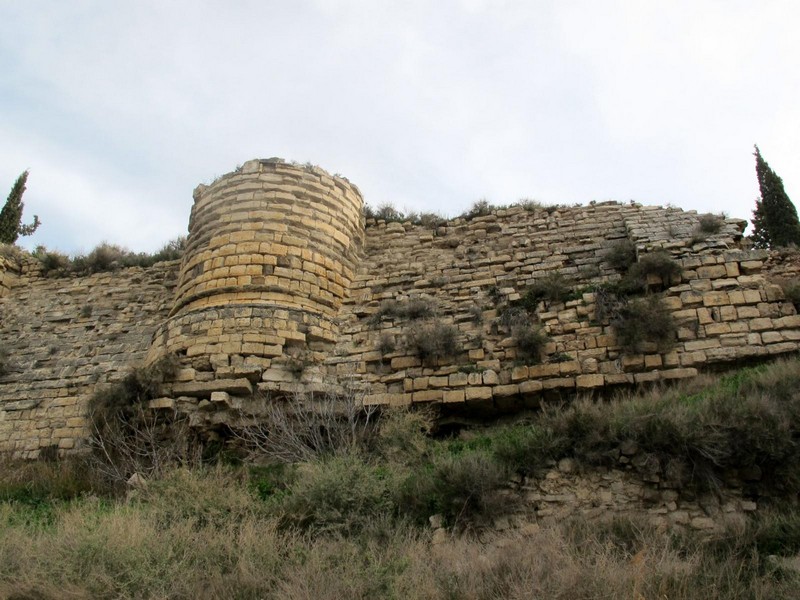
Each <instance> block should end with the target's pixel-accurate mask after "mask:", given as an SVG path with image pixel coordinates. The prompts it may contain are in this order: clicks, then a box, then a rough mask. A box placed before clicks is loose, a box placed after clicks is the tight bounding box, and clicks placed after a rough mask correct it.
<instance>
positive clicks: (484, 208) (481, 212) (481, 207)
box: [461, 198, 495, 221]
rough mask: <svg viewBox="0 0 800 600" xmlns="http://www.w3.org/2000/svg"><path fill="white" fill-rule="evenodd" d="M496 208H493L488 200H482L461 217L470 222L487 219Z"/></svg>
mask: <svg viewBox="0 0 800 600" xmlns="http://www.w3.org/2000/svg"><path fill="white" fill-rule="evenodd" d="M494 208H495V207H494V206H492V204H491V203H489V201H488V200H486V198H481V199H480V200H478V201H476V202H475V203H474V204H473V205H472V206H471V207H470V209H469V210H468V211H467V212H465V213H464V214H463V215H461V216H462V217H464V218H465V219H467V220H468V221H469V220H470V219H474V218H476V217H485V216H487V215H490V214H492V211H493V210H494Z"/></svg>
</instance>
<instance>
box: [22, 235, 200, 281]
mask: <svg viewBox="0 0 800 600" xmlns="http://www.w3.org/2000/svg"><path fill="white" fill-rule="evenodd" d="M185 246H186V238H185V237H178V238H175V239H174V240H170V241H169V242H167V243H166V244H164V246H162V247H161V249H160V250H158V251H157V252H155V253H153V254H147V253H145V252H139V253H136V252H131V251H130V250H128V249H126V248H123V247H121V246H118V245H116V244H109V243H106V242H103V243H102V244H100V245H98V246H97V247H95V248H94V249H93V250H92V251H91V252H89V254H86V255H78V256H75V257H74V258H70V257H68V256H67V255H65V254H62V253H60V252H56V251H52V250H48V249H47V248H45V247H44V246H38V247H37V248H36V250H35V251H34V253H33V256H34V257H35V258H37V259H39V261H40V262H41V263H42V266H43V267H44V272H45V274H50V275H57V276H58V275H67V274H69V273H78V274H81V275H84V274H90V273H100V272H104V271H111V270H114V269H119V268H125V267H150V266H152V265H154V264H156V263H157V262H162V261H167V260H178V259H179V258H180V257H181V256H183V251H184V249H185Z"/></svg>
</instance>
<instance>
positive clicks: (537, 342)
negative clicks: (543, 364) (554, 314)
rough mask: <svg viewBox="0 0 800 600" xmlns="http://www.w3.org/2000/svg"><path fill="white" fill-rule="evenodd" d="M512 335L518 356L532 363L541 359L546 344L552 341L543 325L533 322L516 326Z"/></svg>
mask: <svg viewBox="0 0 800 600" xmlns="http://www.w3.org/2000/svg"><path fill="white" fill-rule="evenodd" d="M512 337H513V338H514V344H515V346H516V348H517V357H518V358H521V359H523V360H525V361H528V362H532V363H538V362H540V361H541V359H542V352H543V350H544V346H545V344H547V343H548V342H549V341H550V340H549V338H548V337H547V334H545V333H544V331H543V330H542V328H541V327H537V326H534V325H531V324H525V325H519V326H517V327H515V328H514V330H513V332H512Z"/></svg>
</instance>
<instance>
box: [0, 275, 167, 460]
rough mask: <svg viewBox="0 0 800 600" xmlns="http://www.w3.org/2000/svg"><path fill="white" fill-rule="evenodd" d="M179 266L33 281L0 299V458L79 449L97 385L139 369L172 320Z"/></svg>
mask: <svg viewBox="0 0 800 600" xmlns="http://www.w3.org/2000/svg"><path fill="white" fill-rule="evenodd" d="M177 267H178V265H177V263H175V262H172V263H159V264H158V265H156V266H154V267H152V268H150V269H147V270H143V269H141V268H130V269H124V270H122V271H118V272H114V273H99V274H95V275H91V276H88V277H73V278H65V279H47V278H41V277H38V278H34V279H32V280H30V281H29V282H27V284H26V285H20V286H15V287H14V288H13V290H12V291H11V293H10V294H9V295H7V296H6V297H4V298H2V299H0V315H2V319H0V340H2V344H3V349H4V350H6V353H7V359H6V360H7V364H6V368H5V372H4V374H2V375H0V453H9V454H10V455H12V456H13V457H16V458H35V457H36V456H38V454H39V452H40V451H41V450H42V449H43V448H47V447H56V448H58V449H59V451H61V452H73V451H79V450H80V448H81V447H82V445H84V444H85V442H86V439H87V438H88V436H89V433H90V432H89V428H88V424H87V419H86V409H87V402H88V400H89V398H90V397H91V395H92V394H93V392H94V390H95V388H96V386H97V385H98V384H101V385H102V384H103V383H106V382H113V381H118V380H120V379H121V378H122V377H124V376H125V375H126V374H127V373H128V372H129V370H130V369H131V368H133V367H135V366H139V365H140V364H141V363H142V362H143V360H144V357H145V354H146V353H147V350H148V348H149V347H150V338H151V336H152V333H153V331H154V330H155V328H156V327H157V326H158V325H159V324H161V323H162V322H163V321H164V320H165V319H166V316H167V314H168V313H169V309H170V307H171V303H172V297H173V290H174V286H175V282H176V280H177V279H176V273H177Z"/></svg>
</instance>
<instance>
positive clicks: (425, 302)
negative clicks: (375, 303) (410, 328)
mask: <svg viewBox="0 0 800 600" xmlns="http://www.w3.org/2000/svg"><path fill="white" fill-rule="evenodd" d="M435 314H436V302H434V300H432V299H431V298H426V297H419V296H416V297H414V298H409V299H408V300H404V301H402V302H400V301H397V300H384V301H383V302H381V305H380V306H379V307H378V310H377V311H376V312H375V313H374V314H373V315H372V317H371V318H370V321H371V322H372V323H373V324H377V323H380V322H381V320H382V319H383V318H384V317H388V318H392V319H409V320H411V321H415V320H418V319H427V318H428V317H432V316H433V315H435Z"/></svg>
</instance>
